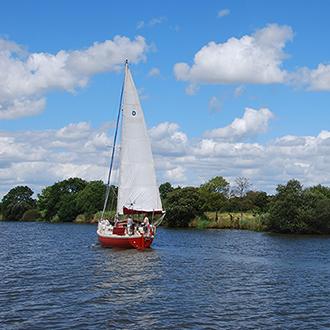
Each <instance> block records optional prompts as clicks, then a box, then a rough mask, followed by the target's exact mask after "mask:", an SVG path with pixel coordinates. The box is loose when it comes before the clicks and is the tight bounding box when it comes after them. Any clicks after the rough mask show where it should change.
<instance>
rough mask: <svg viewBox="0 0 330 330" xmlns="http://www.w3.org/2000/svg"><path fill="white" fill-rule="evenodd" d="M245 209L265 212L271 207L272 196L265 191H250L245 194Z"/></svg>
mask: <svg viewBox="0 0 330 330" xmlns="http://www.w3.org/2000/svg"><path fill="white" fill-rule="evenodd" d="M244 199H245V201H246V202H245V203H244V209H245V210H254V211H255V212H257V213H265V212H267V211H268V209H269V203H270V198H269V196H268V195H267V193H265V192H264V191H248V192H247V193H246V195H245V198H244Z"/></svg>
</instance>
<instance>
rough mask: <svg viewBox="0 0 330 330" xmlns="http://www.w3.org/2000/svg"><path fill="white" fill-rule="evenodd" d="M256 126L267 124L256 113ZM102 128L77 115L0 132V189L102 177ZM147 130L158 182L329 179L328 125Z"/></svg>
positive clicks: (107, 141)
mask: <svg viewBox="0 0 330 330" xmlns="http://www.w3.org/2000/svg"><path fill="white" fill-rule="evenodd" d="M259 111H260V110H259ZM266 117H267V114H266ZM243 118H244V116H243ZM261 122H263V121H262V120H261ZM257 125H258V126H259V127H261V128H262V127H265V123H264V124H260V122H259V119H257ZM266 126H267V125H266ZM108 128H109V125H105V126H103V127H101V128H98V129H95V128H93V127H91V126H90V125H89V124H88V123H85V122H82V123H72V124H69V125H67V126H66V127H63V128H61V129H58V130H44V131H29V132H5V131H0V187H1V189H0V194H5V193H7V192H8V191H9V189H11V188H13V187H14V186H16V185H28V186H30V187H31V188H32V189H33V190H34V191H36V192H39V191H40V190H41V189H42V188H43V187H45V186H46V185H49V184H53V183H54V182H56V181H59V180H63V179H65V178H68V177H72V176H79V177H82V178H84V179H87V180H100V179H101V180H102V179H105V178H106V175H107V170H108V162H109V155H110V151H111V144H112V138H111V136H109V134H108ZM73 131H77V134H74V135H73ZM261 131H262V129H261ZM149 133H150V138H151V142H152V148H153V154H154V158H155V164H156V170H157V177H158V182H159V183H162V182H165V181H168V180H169V181H170V182H171V183H172V184H180V185H199V184H201V183H202V182H205V180H208V179H209V178H211V177H213V176H216V175H222V176H224V177H225V178H226V179H228V180H229V181H230V182H234V179H235V177H237V176H248V177H249V178H250V180H251V182H252V183H253V184H254V187H255V188H256V189H263V190H266V191H268V192H274V191H275V188H276V185H277V184H279V183H284V182H286V181H287V180H289V179H291V178H297V179H298V180H300V181H301V182H302V183H303V184H304V185H306V186H308V185H314V184H318V183H321V184H325V185H330V172H329V171H328V169H329V163H330V131H321V132H320V133H319V134H318V135H316V136H294V135H288V136H283V137H279V138H277V139H275V140H273V141H269V142H267V143H264V144H261V143H247V142H241V141H240V142H237V141H235V140H233V139H232V137H231V136H230V134H228V136H227V137H225V136H222V138H221V139H218V138H214V137H207V138H206V137H195V138H193V139H189V138H188V136H187V135H186V134H185V133H184V132H183V131H182V130H181V129H180V127H179V125H178V124H176V123H169V122H165V123H160V124H159V125H157V126H155V127H153V128H152V129H150V131H149ZM117 166H118V164H117V163H116V165H115V173H117Z"/></svg>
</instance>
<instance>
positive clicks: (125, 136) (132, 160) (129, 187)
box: [117, 64, 162, 214]
mask: <svg viewBox="0 0 330 330" xmlns="http://www.w3.org/2000/svg"><path fill="white" fill-rule="evenodd" d="M121 125H122V126H121V127H122V128H121V153H120V169H119V171H120V173H119V187H118V199H117V213H118V214H123V213H129V212H128V211H127V210H129V211H130V212H131V213H134V212H136V213H139V212H141V213H142V212H157V213H159V212H161V211H162V204H161V200H160V196H159V190H158V185H157V182H156V175H155V168H154V162H153V157H152V151H151V145H150V140H149V136H148V132H147V127H146V124H145V120H144V115H143V111H142V107H141V104H140V100H139V96H138V93H137V90H136V87H135V84H134V81H133V78H132V75H131V72H130V70H129V68H128V65H127V64H126V67H125V80H124V92H123V100H122V123H121Z"/></svg>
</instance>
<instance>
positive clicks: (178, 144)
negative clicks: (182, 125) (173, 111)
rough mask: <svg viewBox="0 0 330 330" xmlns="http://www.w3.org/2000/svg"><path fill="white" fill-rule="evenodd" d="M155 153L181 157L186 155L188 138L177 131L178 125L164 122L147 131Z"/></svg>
mask: <svg viewBox="0 0 330 330" xmlns="http://www.w3.org/2000/svg"><path fill="white" fill-rule="evenodd" d="M149 134H150V140H151V142H152V145H153V149H154V152H155V153H166V154H171V155H182V154H185V153H186V148H187V142H188V137H187V135H186V134H185V133H183V132H181V131H180V130H179V125H178V124H175V123H169V122H164V123H161V124H159V125H157V126H155V127H152V128H151V129H150V130H149Z"/></svg>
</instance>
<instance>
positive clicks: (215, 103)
mask: <svg viewBox="0 0 330 330" xmlns="http://www.w3.org/2000/svg"><path fill="white" fill-rule="evenodd" d="M209 110H210V111H213V112H218V111H220V110H221V103H220V101H219V99H218V98H217V97H216V96H212V97H211V98H210V100H209Z"/></svg>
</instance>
